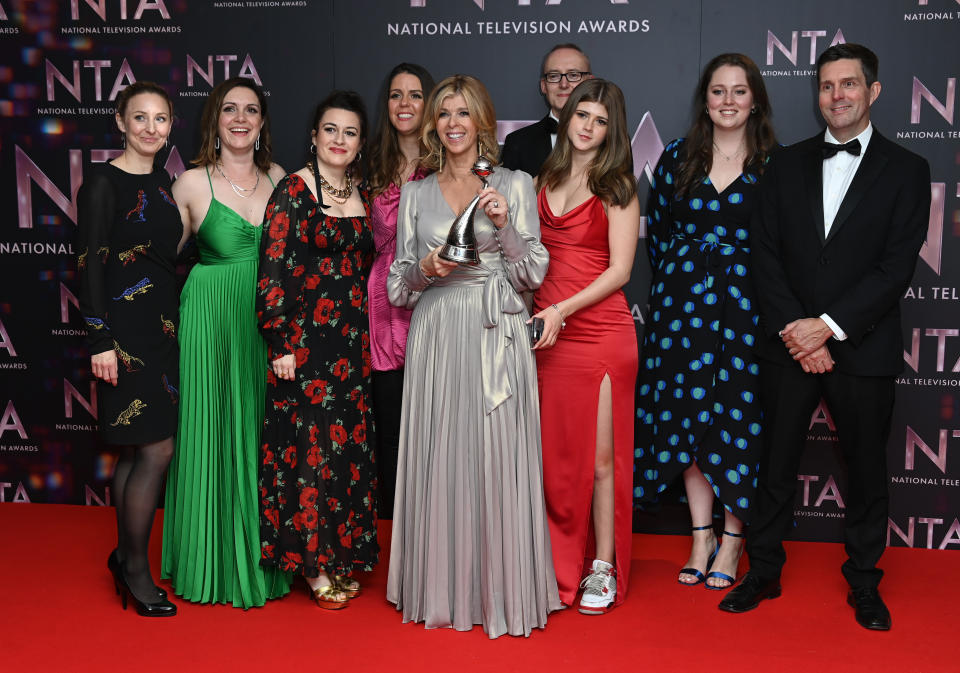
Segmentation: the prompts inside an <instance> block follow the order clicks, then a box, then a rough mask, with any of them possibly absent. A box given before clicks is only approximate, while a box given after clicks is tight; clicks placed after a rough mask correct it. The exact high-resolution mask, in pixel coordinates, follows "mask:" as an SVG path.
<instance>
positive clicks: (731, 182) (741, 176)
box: [704, 171, 746, 196]
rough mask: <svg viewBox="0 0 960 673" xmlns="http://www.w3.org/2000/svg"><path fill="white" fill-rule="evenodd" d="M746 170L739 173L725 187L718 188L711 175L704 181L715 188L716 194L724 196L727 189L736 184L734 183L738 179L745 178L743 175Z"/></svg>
mask: <svg viewBox="0 0 960 673" xmlns="http://www.w3.org/2000/svg"><path fill="white" fill-rule="evenodd" d="M745 172H746V171H740V173H739V174H738V175H737V177H735V178H734V179H733V180H731V181H730V183H729V184H728V185H727V186H726V187H724V188H723V189H717V186H716V185H715V184H714V183H713V180H711V179H710V176H709V175H708V176H707V177H706V179H705V180H704V182H706V183H707V184H708V185H710V186H711V187H712V188H713V192H714V194H716V195H717V196H722V195H723V193H724V192H725V191H727V190H728V189H730V188H731V187H732V186H733V185H734V183H736V182H737V181H738V180H743V176H744V173H745Z"/></svg>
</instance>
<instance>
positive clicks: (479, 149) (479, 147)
mask: <svg viewBox="0 0 960 673" xmlns="http://www.w3.org/2000/svg"><path fill="white" fill-rule="evenodd" d="M477 156H478V157H482V156H483V141H482V140H480V137H479V136H478V137H477Z"/></svg>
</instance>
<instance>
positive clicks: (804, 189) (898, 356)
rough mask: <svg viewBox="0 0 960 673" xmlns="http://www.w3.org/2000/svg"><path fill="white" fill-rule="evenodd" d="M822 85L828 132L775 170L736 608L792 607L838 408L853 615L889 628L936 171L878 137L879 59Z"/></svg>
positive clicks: (756, 268) (847, 61) (758, 268)
mask: <svg viewBox="0 0 960 673" xmlns="http://www.w3.org/2000/svg"><path fill="white" fill-rule="evenodd" d="M817 79H818V82H819V104H820V112H821V113H822V114H823V117H824V119H825V120H826V122H827V129H826V131H825V132H824V133H819V134H817V135H816V136H814V137H813V138H810V139H808V140H804V141H803V142H800V143H797V144H796V145H792V146H791V147H788V148H786V149H784V150H782V151H780V152H779V153H777V154H776V155H775V156H774V158H773V159H772V160H771V161H770V164H769V166H768V168H767V170H766V171H765V173H764V176H763V183H762V186H761V197H760V206H759V207H758V209H757V212H756V213H755V218H754V223H753V233H752V236H753V252H752V262H753V274H754V281H755V283H756V286H757V297H758V300H759V309H760V320H761V329H762V335H761V336H760V338H759V339H758V344H757V354H758V356H759V357H760V359H761V370H760V394H761V404H762V408H763V416H764V428H763V431H764V442H763V446H764V452H763V457H762V459H761V465H760V474H759V478H758V489H757V496H756V503H755V505H756V510H755V514H754V517H753V523H752V525H751V527H750V532H749V534H748V540H747V551H748V553H749V556H750V572H748V573H747V575H746V576H745V577H744V579H743V582H741V584H740V585H739V586H737V587H735V588H734V589H733V590H732V591H731V592H730V593H729V594H727V596H726V597H725V598H724V599H723V601H722V602H721V603H720V609H721V610H726V611H728V612H745V611H747V610H752V609H753V608H755V607H757V604H758V603H759V602H760V601H761V600H762V599H764V598H776V597H777V596H779V595H780V591H781V589H780V571H781V569H782V567H783V564H784V562H785V561H786V554H785V552H784V549H783V544H782V541H783V538H784V537H785V536H786V535H787V533H788V532H789V531H790V528H791V525H792V522H793V506H794V495H795V491H796V484H797V470H798V469H799V464H800V456H801V453H802V451H803V445H804V437H805V435H806V431H807V427H808V425H809V422H810V416H811V414H812V412H813V409H814V408H815V407H816V405H817V403H818V402H819V400H820V398H821V397H823V398H824V399H825V400H826V402H827V405H828V406H829V407H830V411H831V414H832V415H833V420H834V421H835V423H836V428H837V434H838V436H839V442H840V446H841V448H842V450H843V454H844V458H845V461H846V463H847V468H848V474H849V479H848V486H847V508H846V513H845V523H844V540H845V543H846V551H847V555H848V557H849V558H848V559H847V560H846V562H845V563H844V564H843V566H842V571H843V575H844V577H845V578H846V580H847V582H848V584H849V585H850V592H849V594H848V596H847V602H848V603H849V604H850V605H851V606H853V607H854V608H855V615H856V618H857V622H859V623H860V625H861V626H864V627H865V628H868V629H876V630H887V629H889V628H890V613H889V611H888V610H887V607H886V606H885V605H884V603H883V600H882V599H881V598H880V594H879V592H878V591H877V585H878V584H879V582H880V578H881V576H882V574H883V571H881V570H880V569H878V568H877V567H876V564H877V562H878V561H879V559H880V555H881V554H882V553H883V550H884V547H885V538H886V529H887V504H888V503H887V500H888V498H887V470H886V446H887V439H888V437H889V434H890V419H891V412H892V409H893V398H894V379H895V377H896V375H897V374H898V373H899V372H900V371H901V369H902V368H903V343H902V333H901V327H900V308H899V303H900V298H901V297H902V296H903V293H904V291H905V290H906V288H907V286H908V285H909V283H910V279H911V278H912V276H913V271H914V267H915V265H916V260H917V255H918V253H919V251H920V246H921V244H922V243H923V241H924V239H925V237H926V230H927V223H928V219H929V215H930V167H929V166H928V164H927V162H926V161H925V160H924V159H922V158H921V157H919V156H917V155H915V154H913V153H911V152H909V151H907V150H905V149H904V148H902V147H900V146H899V145H896V144H895V143H893V142H891V141H889V140H887V139H886V138H884V137H883V136H881V135H880V133H879V132H878V131H877V130H876V129H875V128H873V126H872V125H871V123H870V106H871V105H872V104H873V102H874V101H875V100H876V99H877V96H879V95H880V82H878V81H877V57H876V55H875V54H874V53H873V52H872V51H870V50H869V49H867V48H866V47H863V46H860V45H856V44H838V45H835V46H833V47H830V48H829V49H827V50H826V51H825V52H824V53H823V54H821V55H820V58H819V59H818V60H817Z"/></svg>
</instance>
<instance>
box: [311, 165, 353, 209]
mask: <svg viewBox="0 0 960 673" xmlns="http://www.w3.org/2000/svg"><path fill="white" fill-rule="evenodd" d="M344 177H345V178H346V184H345V185H344V186H343V188H342V189H338V188H336V187H334V186H333V185H331V184H330V182H329V181H327V179H326V178H325V177H323V176H322V175H320V171H317V178H318V179H319V180H320V189H322V190H323V191H325V192H326V193H327V195H328V196H329V197H330V198H331V199H333V200H334V201H336V202H337V203H339V204H344V203H346V202H347V199H349V198H350V195H351V194H353V180H351V179H350V173H346V174H344Z"/></svg>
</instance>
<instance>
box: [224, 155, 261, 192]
mask: <svg viewBox="0 0 960 673" xmlns="http://www.w3.org/2000/svg"><path fill="white" fill-rule="evenodd" d="M255 170H256V172H257V181H256V183H254V185H253V187H241V186H240V185H238V184H237V183H236V182H234V181H233V180H231V179H230V177H229V176H228V175H227V174H226V173H224V172H223V167H221V165H220V162H219V161H218V162H217V172H219V173H220V175H222V176H223V179H224V180H226V181H227V182H228V183H230V187H231V189H233V193H234V194H236V195H237V196H239V197H240V198H241V199H249V198H250V197H251V196H253V192H255V191H257V187H259V186H260V169H259V168H257V169H255ZM244 192H250V193H249V194H245V193H244Z"/></svg>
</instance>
